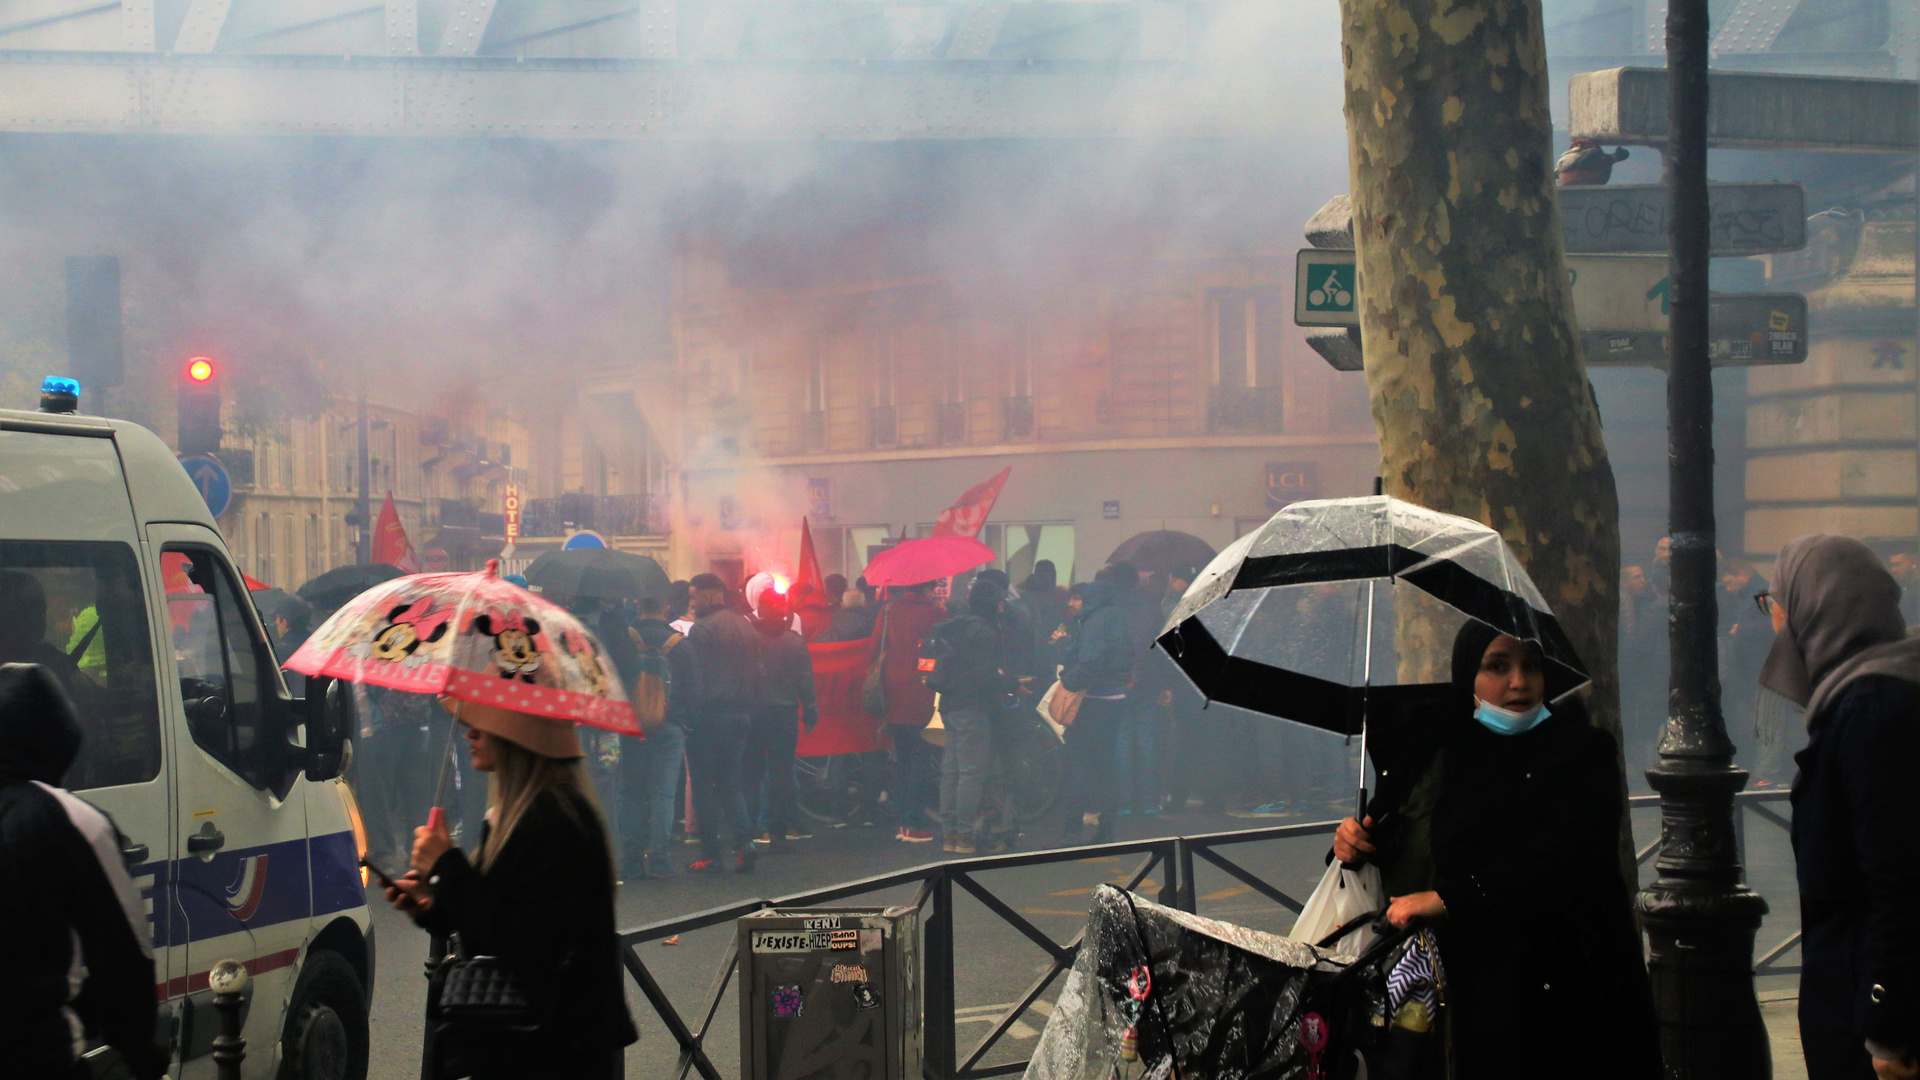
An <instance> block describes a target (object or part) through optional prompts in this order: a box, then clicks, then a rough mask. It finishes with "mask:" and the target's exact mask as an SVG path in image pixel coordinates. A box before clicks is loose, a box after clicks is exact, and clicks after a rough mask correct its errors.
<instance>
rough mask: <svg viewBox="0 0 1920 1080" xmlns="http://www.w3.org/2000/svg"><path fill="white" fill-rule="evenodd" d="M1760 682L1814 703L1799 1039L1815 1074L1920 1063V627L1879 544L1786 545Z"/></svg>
mask: <svg viewBox="0 0 1920 1080" xmlns="http://www.w3.org/2000/svg"><path fill="white" fill-rule="evenodd" d="M1774 579H1775V580H1776V581H1777V582H1778V585H1776V586H1775V588H1774V591H1773V593H1772V594H1771V596H1770V598H1769V603H1768V606H1769V608H1770V609H1771V611H1772V614H1773V625H1774V631H1775V636H1774V639H1773V649H1772V651H1771V652H1769V653H1768V654H1767V662H1766V665H1765V666H1764V667H1762V668H1761V670H1760V685H1761V686H1763V687H1765V688H1767V689H1768V690H1771V691H1773V692H1774V693H1777V694H1779V695H1780V696H1782V697H1784V698H1786V699H1788V700H1789V701H1791V702H1793V703H1794V704H1796V705H1803V706H1805V707H1806V722H1807V732H1808V743H1807V748H1806V749H1805V750H1802V751H1801V752H1800V753H1799V754H1798V755H1797V756H1796V757H1795V759H1794V760H1795V761H1796V762H1797V763H1798V764H1799V766H1800V773H1799V775H1798V776H1796V777H1795V778H1794V781H1793V851H1794V856H1795V858H1796V861H1797V863H1798V872H1799V878H1800V929H1801V934H1802V939H1801V949H1802V952H1803V955H1804V957H1805V960H1804V971H1803V972H1802V973H1801V976H1800V1045H1801V1049H1802V1051H1803V1052H1804V1053H1805V1054H1806V1058H1807V1076H1808V1077H1810V1078H1811V1080H1872V1078H1873V1077H1875V1076H1878V1077H1879V1078H1880V1080H1907V1078H1910V1077H1912V1076H1914V1075H1915V1074H1916V1072H1920V1063H1917V1062H1916V1057H1917V1056H1920V922H1917V921H1916V920H1915V919H1914V917H1913V913H1914V906H1915V904H1916V902H1920V802H1916V801H1915V799H1914V797H1913V785H1914V778H1915V776H1916V775H1920V641H1916V640H1914V639H1911V638H1909V637H1907V633H1906V620H1905V619H1904V618H1902V617H1901V614H1900V586H1899V584H1898V583H1896V582H1895V581H1894V579H1893V575H1892V574H1889V573H1888V572H1887V570H1886V568H1885V567H1884V566H1882V565H1881V563H1880V559H1879V557H1878V556H1876V555H1875V554H1874V553H1873V551H1872V549H1870V548H1868V547H1867V546H1866V545H1865V544H1862V543H1861V542H1860V541H1858V540H1854V539H1850V538H1848V537H1844V536H1825V535H1819V536H1803V537H1801V538H1800V539H1798V540H1795V541H1793V542H1791V543H1789V544H1788V545H1787V546H1786V547H1785V548H1783V549H1781V552H1780V560H1779V562H1778V563H1776V564H1775V568H1774Z"/></svg>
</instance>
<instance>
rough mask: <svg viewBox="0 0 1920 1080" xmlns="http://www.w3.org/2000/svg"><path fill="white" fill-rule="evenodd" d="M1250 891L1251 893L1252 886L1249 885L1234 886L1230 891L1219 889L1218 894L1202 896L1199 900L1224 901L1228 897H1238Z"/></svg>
mask: <svg viewBox="0 0 1920 1080" xmlns="http://www.w3.org/2000/svg"><path fill="white" fill-rule="evenodd" d="M1252 891H1253V886H1251V885H1236V886H1234V887H1233V888H1231V889H1221V890H1220V891H1219V892H1210V893H1208V894H1206V895H1205V896H1202V897H1201V898H1200V899H1202V900H1225V899H1227V898H1228V897H1230V896H1240V895H1242V894H1243V893H1250V892H1252Z"/></svg>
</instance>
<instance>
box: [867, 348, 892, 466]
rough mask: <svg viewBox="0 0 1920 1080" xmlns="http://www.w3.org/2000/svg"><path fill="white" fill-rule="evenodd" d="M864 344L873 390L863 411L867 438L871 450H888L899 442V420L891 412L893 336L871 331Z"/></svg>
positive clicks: (870, 383)
mask: <svg viewBox="0 0 1920 1080" xmlns="http://www.w3.org/2000/svg"><path fill="white" fill-rule="evenodd" d="M867 341H868V347H869V350H870V356H869V360H868V364H869V369H870V370H869V374H868V379H869V385H871V386H872V388H873V393H872V398H871V400H870V401H869V402H868V409H867V434H868V437H869V440H870V441H871V442H872V444H873V445H874V446H892V445H894V444H895V443H896V442H898V441H899V438H900V424H899V416H898V413H897V412H896V411H895V408H894V382H893V332H892V331H891V330H885V329H883V330H876V331H873V332H871V333H870V334H869V335H868V337H867Z"/></svg>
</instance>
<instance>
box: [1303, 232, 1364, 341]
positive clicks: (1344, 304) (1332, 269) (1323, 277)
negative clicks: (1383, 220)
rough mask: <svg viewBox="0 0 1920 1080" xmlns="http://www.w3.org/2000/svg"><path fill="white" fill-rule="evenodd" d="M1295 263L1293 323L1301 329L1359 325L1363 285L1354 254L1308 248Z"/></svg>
mask: <svg viewBox="0 0 1920 1080" xmlns="http://www.w3.org/2000/svg"><path fill="white" fill-rule="evenodd" d="M1295 260H1296V261H1295V263H1294V277H1293V280H1294V289H1293V321H1294V322H1295V323H1297V324H1298V325H1300V326H1359V325H1360V307H1359V301H1360V284H1359V277H1358V271H1357V269H1356V267H1355V265H1354V260H1353V252H1352V251H1341V250H1337V249H1334V250H1329V249H1326V248H1306V249H1304V250H1302V251H1301V252H1300V254H1299V255H1298V256H1296V257H1295Z"/></svg>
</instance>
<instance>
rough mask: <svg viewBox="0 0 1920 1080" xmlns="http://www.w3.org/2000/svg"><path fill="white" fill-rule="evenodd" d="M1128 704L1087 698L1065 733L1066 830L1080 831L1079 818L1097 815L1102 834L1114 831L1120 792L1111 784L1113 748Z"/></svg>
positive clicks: (1123, 701) (1122, 701)
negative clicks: (1067, 776)
mask: <svg viewBox="0 0 1920 1080" xmlns="http://www.w3.org/2000/svg"><path fill="white" fill-rule="evenodd" d="M1126 716H1127V702H1126V700H1125V699H1124V698H1123V699H1121V700H1119V701H1104V700H1101V699H1100V698H1092V697H1090V698H1087V699H1086V700H1084V701H1082V702H1081V703H1080V713H1079V715H1078V716H1077V717H1075V718H1074V721H1073V726H1072V727H1070V728H1068V729H1067V739H1066V751H1067V768H1068V770H1069V773H1070V777H1071V779H1070V780H1069V781H1068V785H1067V800H1066V808H1067V814H1068V815H1069V816H1068V820H1067V827H1068V828H1069V829H1077V828H1078V827H1079V824H1080V822H1079V820H1078V818H1079V815H1081V814H1084V813H1089V812H1091V813H1097V814H1099V815H1100V828H1101V831H1103V832H1109V831H1111V830H1112V829H1113V819H1114V815H1115V814H1116V813H1117V812H1118V811H1119V809H1120V797H1119V792H1118V790H1116V788H1115V787H1114V783H1113V754H1114V750H1113V744H1114V741H1115V740H1116V739H1118V738H1119V737H1120V732H1121V729H1122V727H1123V725H1124V724H1125V723H1126Z"/></svg>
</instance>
